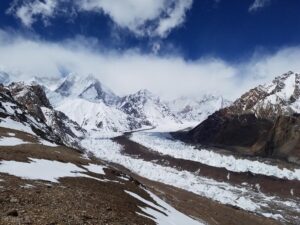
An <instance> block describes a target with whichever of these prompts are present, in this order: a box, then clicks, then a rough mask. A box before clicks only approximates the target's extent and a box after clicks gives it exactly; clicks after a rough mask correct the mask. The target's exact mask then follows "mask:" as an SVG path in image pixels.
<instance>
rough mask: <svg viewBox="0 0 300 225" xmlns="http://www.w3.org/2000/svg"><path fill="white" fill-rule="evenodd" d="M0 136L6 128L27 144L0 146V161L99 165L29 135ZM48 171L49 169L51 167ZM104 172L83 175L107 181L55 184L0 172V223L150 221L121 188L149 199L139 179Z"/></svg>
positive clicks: (77, 180)
mask: <svg viewBox="0 0 300 225" xmlns="http://www.w3.org/2000/svg"><path fill="white" fill-rule="evenodd" d="M0 130H1V131H0V135H1V136H6V135H8V133H9V132H12V133H15V134H16V137H18V138H21V139H23V140H26V141H31V142H33V143H32V144H24V145H19V146H13V147H3V146H1V147H0V161H1V160H14V161H23V162H29V160H30V159H29V158H36V159H47V160H56V161H60V162H70V163H73V164H75V165H77V166H79V167H80V166H83V165H88V164H89V163H93V164H99V165H103V162H101V161H99V160H97V159H93V160H90V159H87V158H85V157H83V155H82V154H81V153H80V152H77V151H75V150H74V149H69V148H66V147H61V146H58V147H48V146H42V145H40V144H38V143H35V142H36V140H37V139H36V138H35V137H34V136H31V135H28V134H25V133H22V132H18V131H14V130H9V129H3V128H1V129H0ZM50 169H51V168H50ZM104 170H105V173H106V174H105V175H100V174H95V173H92V172H88V173H86V174H87V175H89V176H92V177H95V178H100V179H102V180H103V179H106V180H107V181H104V182H101V181H99V180H96V179H90V178H84V177H76V178H61V179H59V183H50V182H47V181H38V180H26V179H21V178H18V177H14V176H10V175H8V174H3V173H0V181H1V182H0V224H1V225H2V224H3V225H15V224H16V225H17V224H36V225H42V224H49V225H50V224H51V225H54V224H56V225H63V224H72V225H73V224H93V225H94V224H116V225H117V224H137V225H140V224H149V225H153V224H154V222H153V221H152V220H150V219H147V218H145V217H142V216H138V215H137V213H136V212H142V211H141V210H140V208H139V207H138V206H142V207H144V206H145V205H144V204H143V203H142V202H139V201H137V200H136V199H135V198H132V197H130V196H129V195H128V194H126V193H125V192H124V191H125V190H127V191H131V192H134V193H136V194H138V195H139V196H141V197H143V198H145V199H148V200H149V201H153V200H152V199H151V198H150V197H149V195H148V194H147V192H145V191H144V190H143V189H142V188H141V185H140V183H139V182H138V181H136V180H133V179H132V178H129V179H124V177H126V175H125V174H123V173H122V172H120V171H118V170H115V169H111V168H107V169H104Z"/></svg>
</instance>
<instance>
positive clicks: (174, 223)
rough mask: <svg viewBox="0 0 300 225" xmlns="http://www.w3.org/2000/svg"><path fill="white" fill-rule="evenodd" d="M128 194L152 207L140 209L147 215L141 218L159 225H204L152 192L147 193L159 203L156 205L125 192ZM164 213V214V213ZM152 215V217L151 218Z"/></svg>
mask: <svg viewBox="0 0 300 225" xmlns="http://www.w3.org/2000/svg"><path fill="white" fill-rule="evenodd" d="M125 192H126V193H127V194H129V195H130V196H132V197H134V198H136V199H137V200H139V201H141V202H143V203H145V204H146V205H148V206H150V207H151V208H150V207H145V208H143V207H140V209H141V210H142V211H143V212H144V213H146V214H147V215H145V214H140V213H139V214H140V215H141V216H144V217H147V218H149V219H151V220H153V221H155V222H156V223H157V225H182V224H188V225H204V223H200V222H198V221H196V220H194V219H192V218H190V217H188V216H186V215H184V214H183V213H181V212H179V211H178V210H176V209H175V208H173V207H172V206H170V205H169V204H167V203H166V202H164V201H162V200H161V199H160V198H159V197H157V196H156V195H154V194H153V193H151V192H150V191H147V193H148V194H149V195H150V197H151V198H152V199H153V200H154V201H155V202H156V203H157V204H154V203H152V202H150V201H148V200H146V199H144V198H142V197H140V196H139V195H137V194H135V193H133V192H130V191H125ZM162 212H163V213H162ZM148 215H150V216H151V217H149V216H148Z"/></svg>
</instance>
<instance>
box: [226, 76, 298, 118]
mask: <svg viewBox="0 0 300 225" xmlns="http://www.w3.org/2000/svg"><path fill="white" fill-rule="evenodd" d="M230 110H231V111H233V112H235V113H244V112H248V111H250V112H254V113H255V114H256V116H258V117H267V118H269V119H274V118H275V116H276V115H278V114H284V115H286V114H288V115H290V114H292V113H300V74H297V73H294V72H292V71H289V72H287V73H285V74H283V75H281V76H278V77H276V78H275V79H274V80H273V81H272V82H271V83H269V84H264V85H259V86H257V87H255V88H253V89H251V90H250V91H248V92H246V93H245V94H244V95H242V96H241V97H240V98H239V99H237V100H236V101H235V102H234V103H233V105H232V107H231V108H230Z"/></svg>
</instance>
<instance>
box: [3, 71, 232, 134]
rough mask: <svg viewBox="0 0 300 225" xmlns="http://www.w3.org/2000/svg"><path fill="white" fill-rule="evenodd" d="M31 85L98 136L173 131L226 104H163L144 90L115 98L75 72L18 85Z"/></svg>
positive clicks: (218, 100)
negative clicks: (153, 129) (149, 130)
mask: <svg viewBox="0 0 300 225" xmlns="http://www.w3.org/2000/svg"><path fill="white" fill-rule="evenodd" d="M3 74H4V75H3V77H4V78H3V79H5V80H6V83H9V82H7V81H8V80H9V79H10V78H9V75H8V73H3ZM11 80H12V79H11ZM16 83H17V82H16ZM32 85H35V86H41V88H42V89H43V90H44V93H45V95H46V96H47V98H48V99H49V106H51V107H53V108H54V109H55V110H56V111H58V112H63V113H64V114H65V115H66V116H68V117H69V118H70V119H71V120H72V121H76V123H77V124H78V126H79V127H81V128H82V129H83V130H87V131H92V132H93V133H95V132H96V131H97V135H99V136H101V137H112V136H115V135H119V134H120V133H123V132H127V131H132V130H137V129H150V128H158V129H160V130H169V129H171V130H172V129H173V130H177V129H180V128H185V127H188V126H194V125H196V124H197V123H199V122H201V121H202V120H204V119H205V118H207V116H208V115H209V114H211V113H213V112H214V111H215V110H218V109H220V108H221V107H224V106H226V105H228V104H230V102H229V101H227V100H225V99H224V98H223V97H221V96H212V95H210V96H208V95H205V96H202V97H200V98H199V99H193V98H188V97H181V98H178V99H175V100H172V101H167V100H162V99H161V98H160V97H159V96H157V95H155V94H153V93H151V92H150V91H148V90H146V89H143V90H140V91H137V92H136V93H133V94H128V95H126V96H118V95H116V94H115V93H114V92H113V91H112V90H111V89H110V88H108V87H106V86H105V85H103V84H102V83H101V82H100V81H99V80H98V79H97V78H95V77H94V76H93V75H88V76H83V75H78V74H75V73H71V74H69V75H68V76H66V77H65V78H61V79H58V80H51V79H47V78H41V77H39V78H34V79H32V80H30V81H28V82H26V83H22V82H21V83H18V86H19V87H21V86H24V88H25V87H27V88H28V87H30V86H32Z"/></svg>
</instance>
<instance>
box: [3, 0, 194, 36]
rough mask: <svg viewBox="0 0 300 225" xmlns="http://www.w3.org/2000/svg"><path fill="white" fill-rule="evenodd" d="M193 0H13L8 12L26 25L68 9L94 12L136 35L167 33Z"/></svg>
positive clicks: (62, 13) (164, 34) (45, 21)
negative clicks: (103, 15)
mask: <svg viewBox="0 0 300 225" xmlns="http://www.w3.org/2000/svg"><path fill="white" fill-rule="evenodd" d="M192 3H193V0H143V1H141V0H113V1H112V0H45V1H40V0H26V1H25V0H15V1H14V2H13V4H12V6H11V8H10V9H9V10H8V12H9V13H11V14H14V15H15V16H16V17H17V18H19V19H20V20H21V22H22V23H23V24H24V25H25V26H27V27H31V26H32V25H33V24H34V23H35V22H36V21H37V20H38V19H41V20H42V21H43V22H44V24H46V25H48V24H49V20H50V19H51V18H52V17H55V16H57V15H64V16H70V10H75V11H76V12H83V11H84V12H96V13H102V14H105V15H107V16H109V17H110V18H111V20H112V21H113V22H114V23H115V24H117V25H118V26H119V27H121V28H125V29H128V30H130V31H131V32H133V33H134V34H136V35H139V36H159V37H166V36H167V35H168V34H169V32H170V31H171V30H173V29H174V28H176V27H178V26H180V25H181V24H182V23H183V22H184V21H185V16H186V12H187V11H188V10H189V9H190V8H191V7H192ZM66 7H69V8H68V9H66ZM72 16H74V14H73V13H72Z"/></svg>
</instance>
